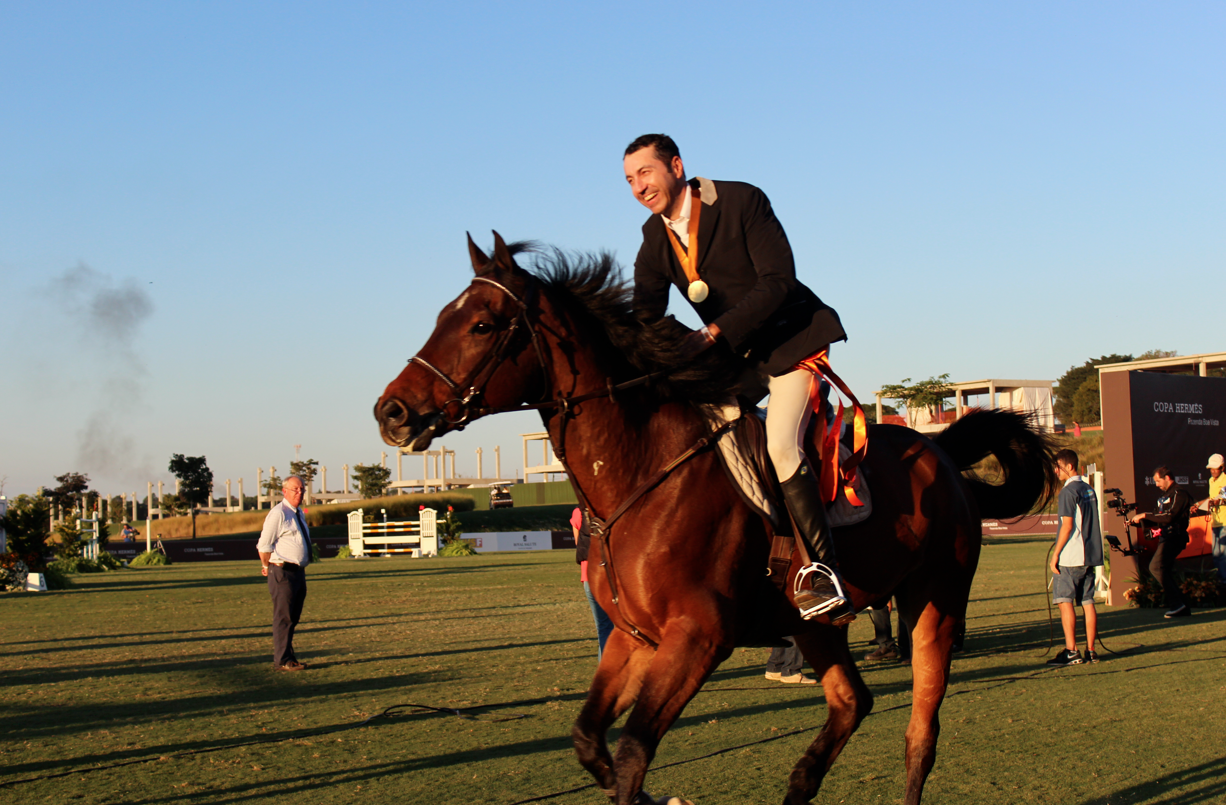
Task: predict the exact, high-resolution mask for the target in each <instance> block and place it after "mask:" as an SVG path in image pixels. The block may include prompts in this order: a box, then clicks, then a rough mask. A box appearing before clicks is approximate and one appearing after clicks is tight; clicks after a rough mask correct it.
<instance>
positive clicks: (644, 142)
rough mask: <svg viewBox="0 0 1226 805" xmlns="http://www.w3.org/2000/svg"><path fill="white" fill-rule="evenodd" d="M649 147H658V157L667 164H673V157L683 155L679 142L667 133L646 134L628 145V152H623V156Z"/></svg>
mask: <svg viewBox="0 0 1226 805" xmlns="http://www.w3.org/2000/svg"><path fill="white" fill-rule="evenodd" d="M648 147H650V148H654V149H656V158H657V159H659V160H660V161H661V162H663V163H664V164H665V165H672V163H673V157H679V156H681V152H680V151H679V150H677V144H676V143H675V142H673V138H672V137H669V136H668V135H667V134H644V135H642V136H641V137H637V138H635V140H634V142H632V143H630V145H627V146H626V153H624V154H622V157H623V158H624V157H628V156H630V155H631V154H633V153H634V152H636V151H642V150H643V149H644V148H648Z"/></svg>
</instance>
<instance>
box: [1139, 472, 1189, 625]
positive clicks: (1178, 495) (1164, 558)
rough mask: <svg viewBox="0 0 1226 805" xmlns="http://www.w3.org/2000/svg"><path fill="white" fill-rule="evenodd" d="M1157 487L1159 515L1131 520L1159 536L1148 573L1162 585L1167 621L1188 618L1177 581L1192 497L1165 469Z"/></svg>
mask: <svg viewBox="0 0 1226 805" xmlns="http://www.w3.org/2000/svg"><path fill="white" fill-rule="evenodd" d="M1154 485H1155V486H1157V487H1158V490H1159V491H1160V492H1162V496H1161V497H1160V498H1158V511H1157V512H1140V513H1138V514H1134V515H1133V516H1132V519H1131V522H1132V523H1133V524H1141V523H1143V524H1144V525H1145V526H1147V527H1148V528H1151V529H1153V530H1154V531H1156V532H1157V536H1158V550H1156V551H1154V558H1153V559H1152V560H1150V563H1149V572H1150V573H1151V574H1152V575H1153V577H1154V578H1155V579H1157V580H1158V583H1159V584H1160V585H1162V596H1163V600H1164V602H1165V603H1166V617H1167V618H1186V617H1188V616H1189V615H1191V614H1192V610H1191V608H1189V607H1188V603H1187V601H1185V600H1184V598H1183V593H1182V592H1180V590H1179V583H1178V582H1177V581H1176V579H1175V558H1176V557H1177V556H1179V554H1180V552H1181V551H1182V550H1183V549H1184V548H1186V547H1188V518H1189V515H1190V513H1191V511H1192V498H1191V496H1190V495H1189V494H1188V493H1187V492H1185V491H1184V490H1183V489H1181V488H1180V487H1179V486H1178V485H1176V483H1175V481H1174V479H1173V478H1172V477H1171V471H1170V470H1169V469H1167V467H1166V466H1161V467H1158V468H1157V469H1155V470H1154Z"/></svg>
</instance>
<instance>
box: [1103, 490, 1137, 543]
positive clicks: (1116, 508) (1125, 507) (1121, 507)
mask: <svg viewBox="0 0 1226 805" xmlns="http://www.w3.org/2000/svg"><path fill="white" fill-rule="evenodd" d="M1103 492H1105V493H1107V494H1109V495H1111V500H1108V501H1107V508H1108V509H1110V510H1111V511H1113V512H1115V513H1116V514H1118V515H1119V516H1120V517H1123V518H1124V533H1125V534H1126V535H1128V547H1127V548H1125V547H1124V546H1123V545H1121V544H1120V541H1119V540H1118V539H1116V538H1115V537H1113V536H1111V535H1110V534H1108V535H1107V537H1106V539H1107V544H1108V545H1110V546H1111V550H1113V551H1119V552H1120V553H1122V554H1124V555H1125V556H1135V555H1136V554H1138V553H1140V551H1139V549H1137V548H1136V547H1134V546H1133V544H1132V533H1131V532H1130V531H1129V527H1130V523H1129V521H1128V514H1129V512H1133V511H1136V508H1137V504H1135V503H1129V502H1128V501H1127V500H1125V499H1124V493H1123V492H1121V491H1120V490H1118V489H1104V490H1103Z"/></svg>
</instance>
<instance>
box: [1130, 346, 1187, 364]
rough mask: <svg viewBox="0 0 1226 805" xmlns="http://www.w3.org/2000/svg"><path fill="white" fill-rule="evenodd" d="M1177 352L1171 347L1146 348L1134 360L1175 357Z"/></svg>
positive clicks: (1177, 354) (1177, 355)
mask: <svg viewBox="0 0 1226 805" xmlns="http://www.w3.org/2000/svg"><path fill="white" fill-rule="evenodd" d="M1177 357H1179V353H1178V352H1176V351H1175V350H1173V349H1147V350H1145V351H1144V352H1142V353H1141V354H1140V355H1138V356H1137V357H1135V358H1133V360H1134V361H1152V360H1155V359H1157V358H1177Z"/></svg>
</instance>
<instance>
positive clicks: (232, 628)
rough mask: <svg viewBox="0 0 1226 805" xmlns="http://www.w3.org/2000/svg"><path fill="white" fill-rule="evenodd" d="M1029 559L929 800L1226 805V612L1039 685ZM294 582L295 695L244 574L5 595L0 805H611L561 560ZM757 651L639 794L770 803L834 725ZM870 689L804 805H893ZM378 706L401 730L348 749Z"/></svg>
mask: <svg viewBox="0 0 1226 805" xmlns="http://www.w3.org/2000/svg"><path fill="white" fill-rule="evenodd" d="M1046 547H1047V542H1046V541H1040V540H1030V539H1019V540H1013V541H1002V542H998V543H995V544H991V545H988V546H986V547H985V548H984V553H983V560H982V562H981V566H980V572H979V576H978V578H977V581H976V586H975V591H974V600H973V602H972V604H971V611H970V619H969V622H968V637H967V647H966V650H965V651H964V652H963V653H962V654H960V655H958V656H957V657H956V659H955V661H954V671H953V684H952V687H951V689H950V695H949V698H948V699H947V700H946V703H945V707H944V709H943V711H942V715H943V731H942V734H941V739H940V750H939V755H938V758H937V766H936V769H935V771H934V772H933V774H932V776H931V778H930V780H929V785H928V789H927V796H926V801H927V802H931V803H1047V802H1052V803H1062V804H1063V805H1071V804H1073V803H1086V804H1088V803H1164V804H1167V803H1171V804H1173V803H1210V802H1214V803H1218V802H1223V801H1226V759H1223V757H1222V752H1221V746H1222V731H1223V726H1224V724H1226V721H1224V719H1223V715H1222V713H1223V706H1222V698H1223V696H1224V695H1226V662H1224V660H1226V644H1224V643H1223V625H1224V623H1223V621H1224V620H1226V617H1224V612H1223V610H1210V611H1203V612H1198V613H1197V614H1196V616H1195V617H1193V618H1191V619H1187V620H1182V621H1177V622H1172V623H1166V622H1164V621H1163V620H1162V618H1161V614H1160V612H1158V611H1155V610H1121V609H1109V610H1107V609H1104V610H1102V612H1103V615H1102V618H1101V624H1102V627H1103V630H1104V637H1105V639H1106V644H1107V646H1108V647H1110V648H1112V649H1114V650H1116V651H1124V650H1127V654H1124V655H1122V656H1116V655H1112V654H1110V653H1107V652H1105V651H1104V652H1102V654H1103V656H1104V661H1103V662H1102V663H1100V664H1098V665H1095V666H1081V667H1073V668H1068V669H1062V670H1049V669H1046V668H1045V667H1044V666H1043V659H1044V657H1043V656H1042V655H1043V651H1044V649H1045V648H1046V646H1047V640H1048V628H1049V627H1048V620H1047V606H1046V603H1045V597H1044V595H1043V589H1042V585H1043V584H1044V575H1043V562H1044V556H1045V551H1046ZM309 574H310V582H309V584H310V592H309V597H308V599H307V602H306V610H305V615H304V622H303V626H302V627H301V628H300V631H299V634H298V637H297V638H296V645H297V647H298V653H299V656H300V658H301V659H303V660H304V661H305V662H307V663H309V664H310V668H309V670H307V671H306V672H304V673H298V674H284V673H282V674H275V673H274V672H273V671H272V670H271V667H270V663H271V658H270V652H271V645H270V643H271V641H270V637H269V626H268V621H269V611H270V604H269V599H268V594H267V590H266V587H265V585H264V580H263V579H262V578H261V577H260V576H259V573H258V567H257V566H256V564H255V563H254V562H251V563H236V562H234V563H230V562H227V563H199V564H180V565H175V566H171V567H166V568H147V569H140V570H123V571H117V572H113V573H109V574H103V575H94V576H79V577H77V580H78V583H79V586H78V587H77V588H75V589H73V590H69V591H63V592H54V593H45V594H27V593H8V594H4V595H0V617H2V618H3V623H4V627H3V636H2V638H0V645H2V646H3V652H2V654H0V799H2V800H3V801H6V802H55V803H60V802H81V803H120V802H124V803H129V802H131V803H169V802H176V803H179V802H187V803H192V802H199V803H204V802H222V803H230V802H249V801H261V800H266V801H275V802H282V801H291V798H292V801H294V802H299V803H317V802H318V803H332V802H338V803H339V802H361V803H484V802H489V803H516V802H523V801H525V800H529V799H530V798H533V797H541V796H544V795H550V794H552V795H553V796H551V797H549V798H547V799H543V800H541V801H544V802H549V803H593V804H595V803H601V802H607V800H606V799H605V798H604V797H603V795H602V794H600V793H599V792H598V791H597V790H596V789H595V788H592V787H588V786H589V783H590V779H589V778H588V777H587V775H586V773H585V772H583V771H582V770H581V769H580V768H579V766H578V764H577V763H576V762H575V759H574V755H573V752H572V750H571V747H570V742H569V739H568V735H569V731H570V725H571V722H572V721H573V719H574V716H575V714H576V712H577V710H578V708H579V706H580V704H581V702H582V700H583V697H584V691H585V689H586V687H587V682H588V680H589V678H590V676H591V673H592V670H593V668H594V665H595V659H596V656H595V655H596V646H595V639H594V636H593V635H594V629H593V626H592V624H591V620H590V614H589V612H588V611H587V608H586V603H585V602H584V600H583V595H582V589H581V587H580V585H579V582H578V573H577V568H576V566H575V565H574V562H573V556H572V555H569V554H568V553H567V552H561V551H559V552H542V553H526V554H501V555H483V556H476V557H468V558H457V559H427V560H412V559H400V558H397V559H372V560H362V561H352V560H350V561H343V560H331V561H328V562H324V563H321V564H320V565H318V566H315V567H313V568H311V570H310V571H309ZM1056 628H1057V631H1058V628H1059V627H1058V625H1057V627H1056ZM871 634H872V627H871V624H870V623H869V621H868V618H867V617H862V618H860V619H859V620H857V621H856V623H854V624H853V625H852V627H851V635H852V638H853V640H854V642H855V643H856V644H857V645H856V651H857V654H861V653H862V652H863V651H867V650H868V648H869V647H868V645H867V640H868V639H869V638H870V637H871ZM766 653H767V652H766V650H765V649H746V650H738V651H737V652H736V653H735V654H734V655H733V657H732V658H731V659H730V660H729V661H728V662H727V663H726V664H725V665H724V666H723V667H722V668H720V669H719V670H718V671H717V672H716V674H715V676H714V677H713V679H712V680H711V681H710V682H709V683H708V685H707V687H706V688H705V689H704V691H703V692H702V693H700V694H699V695H698V696H697V698H696V699H695V700H694V701H693V702H692V703H691V704H690V706H689V708H688V709H687V710H686V712H685V713H684V715H683V716H682V718H681V719H680V721H679V722H678V723H677V724H676V725H675V726H674V728H673V730H672V731H671V732H670V733H669V735H668V736H667V737H666V739H665V741H664V743H663V744H662V745H661V749H660V754H659V756H658V757H657V759H656V762H655V764H654V768H655V770H654V771H653V772H652V773H651V774H649V776H648V780H647V782H648V790H650V791H652V792H653V793H655V794H657V795H659V794H663V793H671V794H678V795H682V796H686V797H689V798H691V799H693V800H695V801H696V802H697V803H699V805H711V804H712V803H758V802H763V803H777V802H780V801H781V799H782V795H783V791H784V786H785V780H786V776H787V773H788V771H789V769H790V768H791V766H792V764H793V763H794V762H795V760H796V758H797V756H798V755H799V754H800V752H801V751H802V749H803V748H804V746H805V745H806V744H807V743H808V742H809V741H810V740H812V738H813V737H814V735H815V732H816V729H815V728H816V727H817V726H818V725H819V724H820V722H821V720H822V719H823V718H824V712H825V711H824V707H823V704H822V697H821V693H820V688H817V689H815V688H812V687H806V688H803V689H802V688H800V687H799V686H784V685H780V684H778V683H770V682H766V681H765V680H764V679H763V678H762V670H763V664H764V662H765V659H766ZM864 670H865V677H866V679H867V680H868V682H869V684H870V686H871V687H872V689H873V691H874V693H875V695H876V697H877V698H876V707H875V710H874V713H873V714H872V715H870V716H869V718H868V719H866V720H865V722H864V724H863V725H862V726H861V728H860V731H859V732H858V733H857V734H856V736H855V737H854V738H853V739H852V740H851V742H850V743H849V745H848V747H847V749H846V750H845V751H844V753H843V756H842V757H841V758H840V759H839V761H838V763H836V764H835V767H834V769H833V771H832V772H831V774H830V776H829V777H828V778H827V781H826V784H825V787H824V788H823V790H822V793H821V794H820V795H819V797H818V800H817V801H818V802H822V803H842V802H849V803H850V802H857V803H875V802H881V803H893V802H899V801H901V795H902V791H903V761H902V746H903V744H902V741H903V731H904V729H905V725H906V720H907V718H908V717H909V713H910V705H909V703H910V692H909V684H910V674H909V668H908V667H906V666H902V665H896V664H893V665H886V666H870V667H867V668H865V669H864ZM394 705H409V706H407V707H401V708H399V709H398V710H395V711H393V713H391V714H389V715H388V716H386V717H380V718H375V719H374V720H372V721H370V722H369V723H367V724H365V725H362V723H361V722H363V721H364V720H365V719H367V718H370V717H371V716H376V715H377V714H379V713H382V712H383V711H384V710H385V709H386V708H389V707H392V706H394ZM417 705H424V706H429V707H438V708H463V709H464V714H465V715H464V717H457V716H455V715H449V714H445V713H439V712H435V711H426V710H423V709H421V708H419V707H416V706H417Z"/></svg>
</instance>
